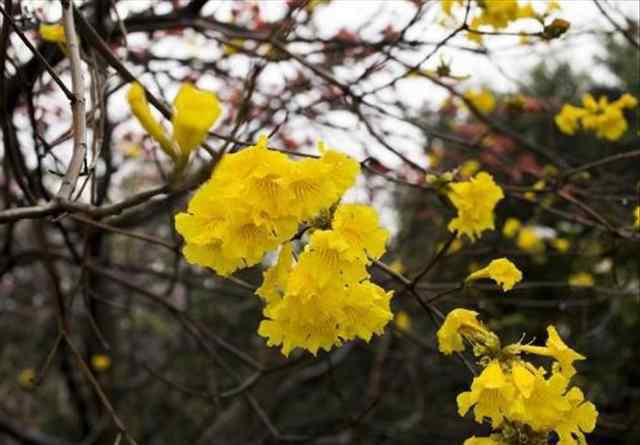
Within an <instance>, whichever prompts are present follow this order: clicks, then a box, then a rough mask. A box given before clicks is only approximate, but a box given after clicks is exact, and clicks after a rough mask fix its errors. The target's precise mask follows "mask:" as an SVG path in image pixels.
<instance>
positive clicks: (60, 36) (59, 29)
mask: <svg viewBox="0 0 640 445" xmlns="http://www.w3.org/2000/svg"><path fill="white" fill-rule="evenodd" d="M38 32H39V33H40V37H42V39H43V40H46V41H47V42H54V43H65V42H66V39H65V36H64V27H63V26H62V25H47V24H45V23H42V24H41V25H40V28H39V29H38Z"/></svg>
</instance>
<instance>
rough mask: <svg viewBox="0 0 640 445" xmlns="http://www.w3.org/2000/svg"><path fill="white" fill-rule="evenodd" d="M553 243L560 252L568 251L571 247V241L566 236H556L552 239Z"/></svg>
mask: <svg viewBox="0 0 640 445" xmlns="http://www.w3.org/2000/svg"><path fill="white" fill-rule="evenodd" d="M551 245H552V246H553V248H554V249H556V250H557V251H558V252H560V253H566V252H568V251H569V249H570V248H571V242H570V241H569V240H568V239H566V238H555V239H552V240H551Z"/></svg>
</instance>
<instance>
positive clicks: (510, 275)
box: [465, 258, 522, 292]
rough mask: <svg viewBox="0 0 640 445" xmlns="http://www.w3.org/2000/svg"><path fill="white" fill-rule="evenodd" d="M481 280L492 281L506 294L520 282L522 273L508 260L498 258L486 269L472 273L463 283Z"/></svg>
mask: <svg viewBox="0 0 640 445" xmlns="http://www.w3.org/2000/svg"><path fill="white" fill-rule="evenodd" d="M481 278H490V279H492V280H493V281H495V282H496V283H498V284H499V285H500V286H501V287H502V290H503V291H505V292H507V291H509V290H511V289H513V286H514V285H515V284H516V283H518V282H519V281H520V280H522V272H520V270H519V269H518V268H517V267H516V266H515V265H514V264H513V263H512V262H511V261H509V260H508V259H506V258H500V259H498V260H493V261H491V262H490V263H489V265H488V266H487V267H484V268H482V269H480V270H478V271H476V272H474V273H472V274H471V275H469V276H468V277H467V279H466V280H465V281H473V280H479V279H481Z"/></svg>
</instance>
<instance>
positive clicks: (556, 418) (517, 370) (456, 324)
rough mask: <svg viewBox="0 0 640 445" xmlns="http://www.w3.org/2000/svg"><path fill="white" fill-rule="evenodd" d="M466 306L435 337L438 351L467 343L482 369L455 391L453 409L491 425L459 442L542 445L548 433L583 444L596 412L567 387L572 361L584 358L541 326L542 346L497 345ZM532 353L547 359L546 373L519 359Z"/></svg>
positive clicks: (567, 444) (563, 444)
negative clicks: (466, 386) (486, 431)
mask: <svg viewBox="0 0 640 445" xmlns="http://www.w3.org/2000/svg"><path fill="white" fill-rule="evenodd" d="M477 316H478V313H477V312H474V311H469V310H466V309H454V310H453V311H451V312H450V313H449V314H448V315H447V317H446V319H445V321H444V323H443V324H442V326H441V327H440V329H439V330H438V333H437V337H438V343H439V348H440V351H441V352H442V353H444V354H451V353H452V352H462V351H464V349H465V343H464V342H465V341H467V342H469V343H470V344H471V345H472V346H473V352H474V355H475V356H476V357H478V358H479V364H480V365H481V366H482V368H483V370H482V372H481V373H480V375H478V376H477V377H475V378H474V379H473V382H472V383H471V388H470V390H469V391H465V392H463V393H461V394H459V395H458V398H457V403H458V413H459V414H460V416H464V415H466V413H467V412H469V411H470V410H473V413H474V417H475V420H476V422H478V423H482V422H484V421H485V420H488V421H489V422H490V423H491V428H492V430H493V431H492V434H491V435H490V437H484V438H478V437H475V436H474V437H471V438H469V439H468V440H467V441H465V445H480V444H483V445H486V444H489V445H507V444H510V443H515V442H514V439H518V440H519V442H517V443H533V444H547V443H549V438H550V435H551V434H552V433H553V434H556V435H557V436H558V439H559V441H558V444H559V445H584V444H586V440H585V435H584V433H590V432H591V431H593V430H594V428H595V424H596V419H597V417H598V412H597V410H596V407H595V406H594V405H593V403H591V402H588V401H585V398H584V394H583V393H582V391H581V390H580V388H578V387H576V386H573V387H570V381H571V378H572V377H573V376H574V375H575V373H576V370H575V368H574V366H573V363H574V362H575V361H577V360H584V359H585V357H584V356H582V355H580V354H578V353H577V352H575V351H574V350H572V349H571V348H570V347H569V346H567V345H566V344H565V343H564V341H563V340H562V338H560V336H559V335H558V332H557V331H556V329H555V328H554V327H553V326H549V327H548V328H547V334H548V338H547V341H546V344H545V345H544V346H533V345H527V344H522V343H516V344H512V345H509V346H506V347H502V346H501V342H500V339H499V337H498V336H497V335H496V334H495V333H493V332H492V331H491V330H489V329H488V328H487V327H486V326H485V325H484V324H483V323H482V322H480V321H479V320H478V319H477ZM524 354H532V355H537V356H541V357H547V358H551V359H552V360H553V363H552V366H551V371H550V372H549V371H548V370H546V369H545V368H543V367H536V366H534V365H533V364H532V363H530V362H529V361H527V360H525V359H524V358H523V355H524Z"/></svg>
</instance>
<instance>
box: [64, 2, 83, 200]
mask: <svg viewBox="0 0 640 445" xmlns="http://www.w3.org/2000/svg"><path fill="white" fill-rule="evenodd" d="M61 3H62V8H63V11H64V12H63V25H64V35H65V39H66V42H67V48H68V52H69V64H70V66H71V90H72V92H73V95H74V97H75V100H74V101H72V102H71V111H72V113H73V154H72V155H71V161H69V167H68V168H67V172H66V173H65V175H64V178H62V185H61V186H60V190H59V191H58V198H62V199H70V198H71V195H72V193H73V190H74V188H75V186H76V183H77V182H78V177H79V176H80V171H81V170H82V163H83V162H84V157H85V154H86V152H87V120H86V115H85V88H84V76H83V74H82V60H81V58H80V45H79V40H78V34H77V33H76V25H75V20H74V17H73V2H72V1H71V0H61Z"/></svg>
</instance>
